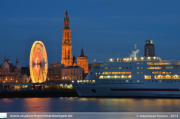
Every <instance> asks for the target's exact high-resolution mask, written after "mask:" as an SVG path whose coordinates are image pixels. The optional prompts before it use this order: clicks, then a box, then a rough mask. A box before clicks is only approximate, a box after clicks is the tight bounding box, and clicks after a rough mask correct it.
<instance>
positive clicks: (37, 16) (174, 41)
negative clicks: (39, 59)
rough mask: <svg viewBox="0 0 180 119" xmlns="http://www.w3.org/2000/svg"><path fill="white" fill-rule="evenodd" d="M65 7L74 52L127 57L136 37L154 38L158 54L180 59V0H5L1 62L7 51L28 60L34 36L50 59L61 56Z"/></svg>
mask: <svg viewBox="0 0 180 119" xmlns="http://www.w3.org/2000/svg"><path fill="white" fill-rule="evenodd" d="M66 8H67V10H68V14H69V17H70V28H71V33H72V34H71V36H72V43H73V54H74V55H75V56H78V55H80V50H81V47H82V45H83V47H84V53H85V55H86V56H88V58H89V62H93V59H97V60H103V59H108V58H116V57H117V54H120V57H127V56H128V53H129V49H133V48H134V44H135V43H137V47H138V49H140V54H139V56H143V54H144V44H145V40H149V39H152V40H154V44H155V50H156V55H157V56H160V57H161V58H162V59H180V1H179V0H64V1H63V0H53V1H50V0H0V41H1V43H0V63H2V62H3V58H4V55H5V51H6V56H7V57H9V59H10V61H11V62H12V63H15V60H16V57H17V54H18V57H19V61H20V65H21V66H25V65H28V64H29V54H30V49H31V46H32V44H33V42H34V41H36V40H40V41H42V42H43V43H44V45H45V47H46V50H47V55H48V62H49V63H53V62H60V61H61V50H62V47H61V44H62V29H63V27H64V15H65V11H66Z"/></svg>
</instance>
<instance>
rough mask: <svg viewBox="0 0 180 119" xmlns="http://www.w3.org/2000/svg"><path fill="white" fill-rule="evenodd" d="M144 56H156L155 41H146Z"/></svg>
mask: <svg viewBox="0 0 180 119" xmlns="http://www.w3.org/2000/svg"><path fill="white" fill-rule="evenodd" d="M144 56H145V57H153V56H155V46H154V45H153V40H146V45H144Z"/></svg>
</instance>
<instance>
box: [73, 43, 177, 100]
mask: <svg viewBox="0 0 180 119" xmlns="http://www.w3.org/2000/svg"><path fill="white" fill-rule="evenodd" d="M149 43H150V44H149ZM150 47H151V48H152V49H151V48H150ZM153 47H154V46H153V44H152V41H151V40H150V41H147V42H146V45H145V51H146V50H147V52H145V54H146V53H148V52H149V50H150V49H151V51H152V52H154V49H153ZM149 48H150V49H149ZM138 51H139V50H135V51H133V53H137V52H138ZM131 56H132V55H131ZM91 67H92V68H91V70H90V73H89V75H88V76H87V78H86V79H85V80H79V81H72V84H73V87H74V89H75V90H76V92H77V93H78V95H79V96H95V97H96V96H97V97H98V96H104V97H180V60H162V59H161V58H159V57H156V56H155V55H152V57H150V56H146V55H145V56H143V57H136V55H133V57H129V58H120V59H119V58H117V59H112V58H110V59H108V60H105V61H103V62H101V63H97V62H95V63H92V64H91Z"/></svg>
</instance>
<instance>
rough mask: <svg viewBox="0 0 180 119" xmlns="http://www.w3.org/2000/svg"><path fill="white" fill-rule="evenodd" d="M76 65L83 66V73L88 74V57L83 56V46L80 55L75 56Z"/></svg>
mask: <svg viewBox="0 0 180 119" xmlns="http://www.w3.org/2000/svg"><path fill="white" fill-rule="evenodd" d="M77 65H78V66H80V67H81V68H83V70H84V73H86V74H88V73H89V68H88V57H87V56H84V51H83V47H82V49H81V55H80V56H79V57H77Z"/></svg>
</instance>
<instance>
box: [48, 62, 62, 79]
mask: <svg viewBox="0 0 180 119" xmlns="http://www.w3.org/2000/svg"><path fill="white" fill-rule="evenodd" d="M63 67H64V65H63V64H60V63H59V62H54V64H50V65H49V67H48V74H47V76H48V80H49V81H60V80H61V69H62V68H63Z"/></svg>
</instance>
